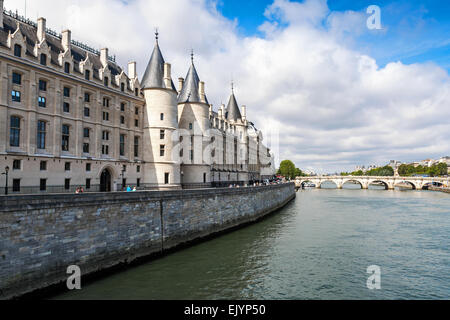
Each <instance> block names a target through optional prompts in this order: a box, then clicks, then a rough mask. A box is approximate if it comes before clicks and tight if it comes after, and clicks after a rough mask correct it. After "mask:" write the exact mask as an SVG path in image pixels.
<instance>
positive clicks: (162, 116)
mask: <svg viewBox="0 0 450 320" xmlns="http://www.w3.org/2000/svg"><path fill="white" fill-rule="evenodd" d="M160 117H161V121H163V120H164V113H161V116H160Z"/></svg>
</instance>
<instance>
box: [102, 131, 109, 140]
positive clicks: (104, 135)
mask: <svg viewBox="0 0 450 320" xmlns="http://www.w3.org/2000/svg"><path fill="white" fill-rule="evenodd" d="M102 139H103V140H105V141H108V140H109V131H103V132H102Z"/></svg>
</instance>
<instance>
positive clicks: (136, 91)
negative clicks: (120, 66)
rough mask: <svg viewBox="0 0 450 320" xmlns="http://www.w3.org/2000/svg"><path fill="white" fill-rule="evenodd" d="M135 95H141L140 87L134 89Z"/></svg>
mask: <svg viewBox="0 0 450 320" xmlns="http://www.w3.org/2000/svg"><path fill="white" fill-rule="evenodd" d="M134 95H135V96H136V97H137V96H139V89H138V88H136V89H134Z"/></svg>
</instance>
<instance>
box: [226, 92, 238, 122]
mask: <svg viewBox="0 0 450 320" xmlns="http://www.w3.org/2000/svg"><path fill="white" fill-rule="evenodd" d="M225 118H226V119H227V120H234V121H237V120H238V119H242V116H241V112H240V111H239V106H238V104H237V101H236V97H235V96H234V92H232V93H231V96H230V99H229V100H228V106H227V109H226V112H225Z"/></svg>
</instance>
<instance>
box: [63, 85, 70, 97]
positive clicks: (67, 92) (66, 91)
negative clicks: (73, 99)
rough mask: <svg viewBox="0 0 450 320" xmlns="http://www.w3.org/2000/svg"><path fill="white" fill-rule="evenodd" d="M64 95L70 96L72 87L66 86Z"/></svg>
mask: <svg viewBox="0 0 450 320" xmlns="http://www.w3.org/2000/svg"><path fill="white" fill-rule="evenodd" d="M63 91H64V97H67V98H70V88H68V87H64V90H63Z"/></svg>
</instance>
